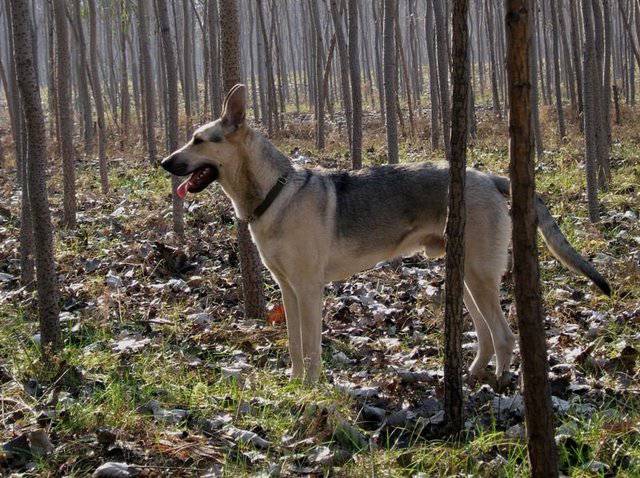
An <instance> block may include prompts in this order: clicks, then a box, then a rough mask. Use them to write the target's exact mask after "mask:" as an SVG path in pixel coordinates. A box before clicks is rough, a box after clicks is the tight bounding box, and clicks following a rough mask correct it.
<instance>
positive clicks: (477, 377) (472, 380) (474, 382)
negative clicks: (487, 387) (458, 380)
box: [464, 370, 493, 388]
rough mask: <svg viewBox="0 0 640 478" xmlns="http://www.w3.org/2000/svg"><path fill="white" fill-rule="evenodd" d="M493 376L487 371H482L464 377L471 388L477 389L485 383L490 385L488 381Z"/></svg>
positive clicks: (469, 373)
mask: <svg viewBox="0 0 640 478" xmlns="http://www.w3.org/2000/svg"><path fill="white" fill-rule="evenodd" d="M492 376H493V375H492V374H490V373H488V372H487V371H486V370H482V371H479V372H471V370H469V372H468V373H467V374H466V375H465V376H464V381H465V383H466V384H467V385H468V386H469V388H476V387H477V386H478V385H481V384H483V383H488V382H487V380H490V378H491V377H492Z"/></svg>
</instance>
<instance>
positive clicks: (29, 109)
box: [10, 0, 62, 360]
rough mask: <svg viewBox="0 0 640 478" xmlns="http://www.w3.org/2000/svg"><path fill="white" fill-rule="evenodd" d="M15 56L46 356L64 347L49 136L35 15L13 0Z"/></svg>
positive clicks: (43, 349)
mask: <svg viewBox="0 0 640 478" xmlns="http://www.w3.org/2000/svg"><path fill="white" fill-rule="evenodd" d="M10 16H11V24H12V36H13V48H14V51H13V58H14V61H15V66H16V73H17V78H18V87H19V89H20V98H21V103H22V108H23V111H24V116H25V120H26V129H27V131H28V136H29V154H28V174H27V175H26V176H27V181H28V183H29V201H30V204H31V216H32V217H33V236H34V244H35V258H36V273H37V293H38V316H39V321H40V336H41V344H42V353H43V356H44V358H45V359H47V360H48V359H50V358H51V357H50V354H51V353H52V352H55V351H57V350H58V349H59V348H61V346H62V339H61V334H60V322H59V318H58V314H59V311H60V309H59V306H58V280H57V276H56V264H55V259H54V247H53V228H52V225H51V214H50V212H49V200H48V198H47V183H46V164H47V138H46V130H45V122H44V114H43V112H42V102H41V100H40V88H39V85H38V81H37V77H36V71H35V70H36V62H35V56H34V51H33V47H32V36H31V27H30V25H29V23H30V18H31V16H30V15H29V8H28V6H27V2H25V1H22V0H11V15H10Z"/></svg>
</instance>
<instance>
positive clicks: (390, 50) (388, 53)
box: [383, 0, 398, 164]
mask: <svg viewBox="0 0 640 478" xmlns="http://www.w3.org/2000/svg"><path fill="white" fill-rule="evenodd" d="M396 15H397V4H396V0H384V12H383V17H384V28H383V43H384V48H383V55H384V59H383V63H384V104H385V114H386V127H387V158H388V161H389V164H397V163H398V124H397V122H396V121H397V111H396V99H397V96H398V92H397V84H396V83H397V82H396V78H397V74H398V72H397V70H396V47H395V33H394V26H395V23H396V22H395V17H396Z"/></svg>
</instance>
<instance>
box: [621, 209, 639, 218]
mask: <svg viewBox="0 0 640 478" xmlns="http://www.w3.org/2000/svg"><path fill="white" fill-rule="evenodd" d="M622 217H623V218H624V219H628V220H630V221H635V220H636V219H638V215H637V214H636V213H635V212H633V211H632V210H628V211H625V213H624V214H623V215H622Z"/></svg>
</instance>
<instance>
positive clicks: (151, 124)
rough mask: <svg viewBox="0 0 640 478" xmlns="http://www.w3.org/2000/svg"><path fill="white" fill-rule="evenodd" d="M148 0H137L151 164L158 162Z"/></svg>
mask: <svg viewBox="0 0 640 478" xmlns="http://www.w3.org/2000/svg"><path fill="white" fill-rule="evenodd" d="M148 16H149V0H138V40H139V43H140V67H141V68H140V72H141V76H142V78H140V80H141V85H143V86H142V88H140V89H141V90H142V91H141V94H142V95H143V97H144V98H143V103H144V108H143V109H144V123H145V132H146V138H147V154H148V155H149V162H150V163H151V165H152V166H156V165H157V164H158V150H157V146H156V104H155V101H156V88H155V85H154V81H153V70H152V68H151V54H150V48H151V46H150V43H149V38H150V35H149V18H148Z"/></svg>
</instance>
